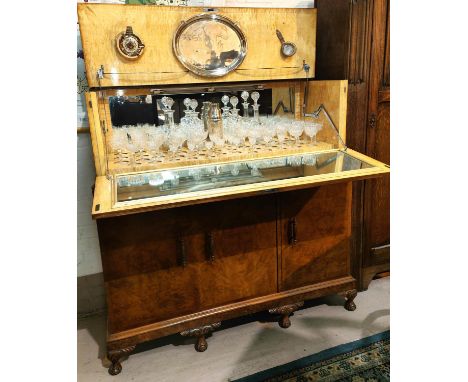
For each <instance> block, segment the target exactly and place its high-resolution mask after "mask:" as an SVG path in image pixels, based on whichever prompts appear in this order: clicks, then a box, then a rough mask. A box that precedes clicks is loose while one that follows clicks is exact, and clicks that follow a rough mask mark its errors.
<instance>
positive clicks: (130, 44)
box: [122, 36, 138, 55]
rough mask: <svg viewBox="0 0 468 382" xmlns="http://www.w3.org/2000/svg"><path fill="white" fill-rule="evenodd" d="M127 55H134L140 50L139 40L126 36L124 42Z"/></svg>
mask: <svg viewBox="0 0 468 382" xmlns="http://www.w3.org/2000/svg"><path fill="white" fill-rule="evenodd" d="M122 45H123V48H124V49H125V50H126V52H127V54H130V55H134V54H136V52H137V50H138V40H137V39H136V38H135V37H134V36H125V37H124V38H123V41H122Z"/></svg>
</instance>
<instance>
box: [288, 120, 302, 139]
mask: <svg viewBox="0 0 468 382" xmlns="http://www.w3.org/2000/svg"><path fill="white" fill-rule="evenodd" d="M303 131H304V123H303V122H302V121H292V122H291V123H290V124H289V127H288V132H289V134H290V135H291V136H292V137H293V138H294V140H295V143H296V144H297V143H298V140H299V137H300V136H301V135H302V132H303Z"/></svg>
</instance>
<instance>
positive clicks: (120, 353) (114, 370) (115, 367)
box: [107, 346, 135, 375]
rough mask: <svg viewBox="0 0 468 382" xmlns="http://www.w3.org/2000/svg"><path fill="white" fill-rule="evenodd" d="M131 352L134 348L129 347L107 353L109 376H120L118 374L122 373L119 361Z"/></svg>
mask: <svg viewBox="0 0 468 382" xmlns="http://www.w3.org/2000/svg"><path fill="white" fill-rule="evenodd" d="M133 350H135V346H129V347H127V348H124V349H117V350H109V351H108V352H107V358H109V360H110V361H111V365H110V366H109V374H110V375H117V374H120V372H121V371H122V365H121V364H120V359H121V358H122V357H124V356H126V355H128V354H129V353H131V352H132V351H133Z"/></svg>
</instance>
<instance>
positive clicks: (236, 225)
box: [195, 195, 278, 308]
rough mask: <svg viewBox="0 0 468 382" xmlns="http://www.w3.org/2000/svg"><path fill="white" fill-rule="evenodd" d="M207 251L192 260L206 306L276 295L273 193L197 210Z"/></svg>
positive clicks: (274, 204)
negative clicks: (201, 221) (194, 263)
mask: <svg viewBox="0 0 468 382" xmlns="http://www.w3.org/2000/svg"><path fill="white" fill-rule="evenodd" d="M196 210H197V211H198V213H197V215H199V218H200V217H201V219H203V221H204V223H203V226H204V235H205V251H204V253H202V252H200V251H198V252H197V255H198V258H197V259H195V261H196V264H197V270H198V286H199V291H200V304H201V305H202V306H203V307H204V308H212V307H214V306H217V305H222V304H227V303H232V302H236V301H240V300H243V299H247V298H254V297H259V296H264V295H267V294H271V293H275V292H276V291H277V285H278V283H277V243H276V216H277V203H276V197H275V196H274V195H266V196H260V197H251V198H244V199H237V200H231V201H224V202H219V203H210V204H207V205H205V206H198V207H196Z"/></svg>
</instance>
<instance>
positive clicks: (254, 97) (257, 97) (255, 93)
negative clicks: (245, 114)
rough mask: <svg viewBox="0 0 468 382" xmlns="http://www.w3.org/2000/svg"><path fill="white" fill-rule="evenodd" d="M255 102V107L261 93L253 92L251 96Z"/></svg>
mask: <svg viewBox="0 0 468 382" xmlns="http://www.w3.org/2000/svg"><path fill="white" fill-rule="evenodd" d="M250 96H251V97H252V99H253V101H254V105H256V104H257V101H258V99H259V98H260V93H259V92H252V94H251V95H250Z"/></svg>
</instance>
